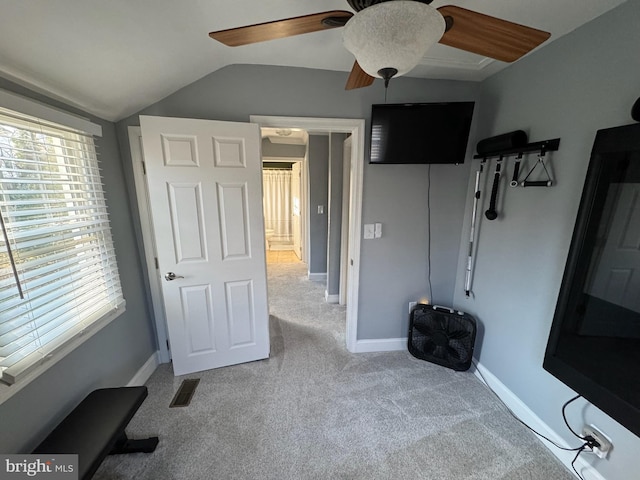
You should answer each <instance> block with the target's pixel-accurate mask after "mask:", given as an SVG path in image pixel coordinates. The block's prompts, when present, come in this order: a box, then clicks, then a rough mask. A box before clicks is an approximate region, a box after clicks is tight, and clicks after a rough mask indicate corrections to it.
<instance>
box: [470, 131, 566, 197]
mask: <svg viewBox="0 0 640 480" xmlns="http://www.w3.org/2000/svg"><path fill="white" fill-rule="evenodd" d="M559 148H560V139H559V138H553V139H551V140H543V141H541V142H533V143H527V144H526V145H522V146H521V147H515V148H507V149H503V150H496V151H492V152H488V153H484V154H478V155H474V156H473V158H476V159H477V158H481V159H482V160H483V162H484V161H486V160H487V159H489V158H494V157H498V158H499V159H500V160H499V161H500V162H502V160H503V159H504V158H505V157H510V156H515V157H516V164H515V167H514V170H513V178H512V180H511V183H510V185H511V186H512V187H517V186H518V185H521V186H523V187H550V186H551V185H552V184H553V182H552V180H551V177H550V176H549V172H548V171H547V168H546V166H545V164H544V161H543V159H544V156H545V154H546V152H554V151H556V150H558V149H559ZM531 152H538V163H541V164H542V167H543V168H544V170H545V172H546V173H547V180H538V181H527V178H529V175H531V172H533V168H535V165H534V167H533V168H532V169H531V171H530V172H529V173H528V174H527V177H526V178H525V179H524V180H523V181H522V182H518V175H519V173H520V160H522V156H523V155H524V154H525V153H531ZM536 165H537V163H536Z"/></svg>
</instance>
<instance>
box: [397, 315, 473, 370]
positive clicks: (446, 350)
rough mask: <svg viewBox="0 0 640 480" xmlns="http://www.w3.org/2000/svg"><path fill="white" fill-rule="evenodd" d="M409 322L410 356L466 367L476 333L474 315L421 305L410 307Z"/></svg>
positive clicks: (469, 359)
mask: <svg viewBox="0 0 640 480" xmlns="http://www.w3.org/2000/svg"><path fill="white" fill-rule="evenodd" d="M410 323H411V324H410V327H409V345H408V348H409V352H410V353H411V354H412V355H413V356H415V357H417V358H420V359H422V360H427V361H429V362H433V363H437V364H439V365H442V366H445V367H448V368H452V369H454V370H458V371H462V370H468V369H469V367H470V366H471V361H472V358H473V348H474V343H475V336H476V322H475V319H473V317H471V316H470V315H466V314H460V313H449V312H442V311H438V310H434V309H433V307H431V306H429V305H422V306H418V307H417V308H416V309H414V310H413V312H412V313H411V322H410Z"/></svg>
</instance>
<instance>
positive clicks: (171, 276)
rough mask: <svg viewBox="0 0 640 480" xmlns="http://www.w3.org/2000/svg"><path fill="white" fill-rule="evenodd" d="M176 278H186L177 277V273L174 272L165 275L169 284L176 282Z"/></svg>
mask: <svg viewBox="0 0 640 480" xmlns="http://www.w3.org/2000/svg"><path fill="white" fill-rule="evenodd" d="M176 278H184V277H183V276H182V275H176V274H175V273H173V272H167V273H165V275H164V279H165V280H166V281H167V282H170V281H171V280H175V279H176Z"/></svg>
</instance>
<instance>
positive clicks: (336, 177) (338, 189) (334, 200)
mask: <svg viewBox="0 0 640 480" xmlns="http://www.w3.org/2000/svg"><path fill="white" fill-rule="evenodd" d="M346 138H347V134H345V133H332V134H331V137H330V149H331V154H330V156H329V185H328V189H329V205H328V215H327V218H328V221H329V225H328V235H329V236H328V239H327V290H326V292H327V293H328V294H329V295H337V294H338V293H339V292H340V241H341V234H342V176H343V175H342V170H343V159H342V156H343V149H344V141H345V139H346Z"/></svg>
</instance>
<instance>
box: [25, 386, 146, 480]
mask: <svg viewBox="0 0 640 480" xmlns="http://www.w3.org/2000/svg"><path fill="white" fill-rule="evenodd" d="M147 394H148V393H147V387H120V388H102V389H99V390H94V391H93V392H91V393H90V394H89V395H87V396H86V397H85V399H84V400H82V402H80V404H79V405H78V406H77V407H76V408H74V409H73V411H72V412H71V413H70V414H69V415H67V417H66V418H65V419H64V420H63V421H62V422H61V423H60V424H59V425H58V426H57V427H56V428H55V429H54V430H53V431H52V432H51V433H50V434H49V436H48V437H47V438H45V439H44V440H43V441H42V443H40V445H38V446H37V447H36V449H35V450H34V451H33V453H35V454H65V453H67V454H77V455H78V478H79V479H81V480H88V479H90V478H91V477H93V474H94V473H95V472H96V470H98V467H99V466H100V464H101V463H102V461H103V460H104V459H105V457H106V456H107V455H114V454H119V453H133V452H145V453H149V452H153V451H154V450H155V449H156V446H157V445H158V437H151V438H145V439H143V440H130V439H129V438H127V434H126V433H125V431H124V429H125V428H126V426H127V424H128V423H129V422H130V421H131V419H132V418H133V415H134V414H135V413H136V411H137V410H138V408H139V407H140V405H142V402H143V401H144V399H145V398H146V397H147Z"/></svg>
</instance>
